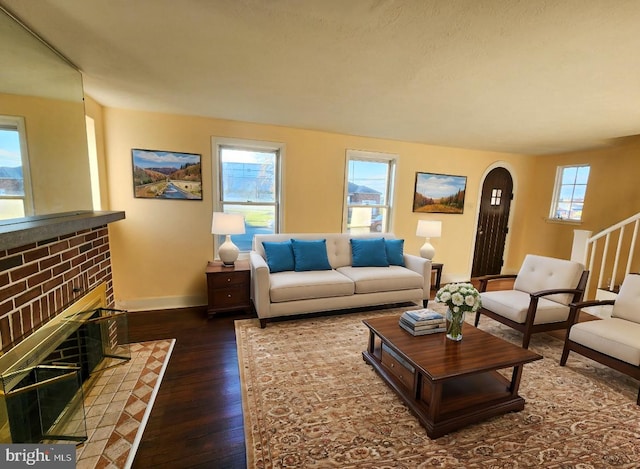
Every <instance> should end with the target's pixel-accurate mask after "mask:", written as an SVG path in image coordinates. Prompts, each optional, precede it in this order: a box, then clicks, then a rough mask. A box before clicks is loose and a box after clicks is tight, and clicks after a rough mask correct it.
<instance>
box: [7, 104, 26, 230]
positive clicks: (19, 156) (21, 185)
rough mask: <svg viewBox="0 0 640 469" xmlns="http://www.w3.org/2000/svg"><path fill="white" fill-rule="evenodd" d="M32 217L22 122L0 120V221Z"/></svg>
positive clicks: (17, 118)
mask: <svg viewBox="0 0 640 469" xmlns="http://www.w3.org/2000/svg"><path fill="white" fill-rule="evenodd" d="M28 215H33V197H32V194H31V179H30V177H29V158H28V154H27V142H26V134H25V127H24V119H23V118H21V117H14V116H0V219H2V220H6V219H9V218H19V217H24V216H28Z"/></svg>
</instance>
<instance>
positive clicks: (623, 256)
mask: <svg viewBox="0 0 640 469" xmlns="http://www.w3.org/2000/svg"><path fill="white" fill-rule="evenodd" d="M631 227H632V228H633V232H632V233H631V237H630V238H629V237H628V236H626V233H627V231H629V230H631ZM639 228H640V213H637V214H635V215H633V216H631V217H629V218H627V219H626V220H623V221H621V222H619V223H616V224H615V225H612V226H610V227H609V228H606V229H604V230H602V231H601V232H599V233H597V234H595V235H593V236H591V237H589V238H587V240H586V246H585V249H584V261H583V264H584V265H586V266H588V269H589V271H590V272H591V274H590V275H589V280H588V282H587V288H586V290H585V299H594V298H595V293H596V290H597V289H605V290H609V291H615V289H616V286H617V285H619V282H621V281H622V279H624V277H625V275H627V274H628V273H629V272H631V268H632V261H633V260H634V255H635V254H636V252H635V251H636V244H637V240H638V231H639ZM612 243H614V244H615V246H616V247H615V252H610V247H611V244H612ZM621 262H622V263H626V264H625V267H624V270H623V271H620V270H619V269H620V268H621ZM596 270H597V272H598V274H597V277H596ZM594 279H595V280H596V283H595V288H594V287H592V282H593V281H594ZM590 287H591V288H590Z"/></svg>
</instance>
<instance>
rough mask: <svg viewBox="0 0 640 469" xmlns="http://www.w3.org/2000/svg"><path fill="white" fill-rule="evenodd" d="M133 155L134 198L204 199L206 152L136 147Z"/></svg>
mask: <svg viewBox="0 0 640 469" xmlns="http://www.w3.org/2000/svg"><path fill="white" fill-rule="evenodd" d="M131 158H132V160H133V194H134V197H137V198H143V199H184V200H202V168H201V159H202V155H198V154H196V153H179V152H175V151H161V150H142V149H139V148H132V149H131Z"/></svg>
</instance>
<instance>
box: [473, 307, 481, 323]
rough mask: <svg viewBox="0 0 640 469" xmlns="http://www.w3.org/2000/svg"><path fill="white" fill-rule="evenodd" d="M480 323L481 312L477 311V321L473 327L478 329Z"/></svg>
mask: <svg viewBox="0 0 640 469" xmlns="http://www.w3.org/2000/svg"><path fill="white" fill-rule="evenodd" d="M479 322H480V310H478V311H476V320H475V321H474V322H473V325H474V326H476V327H478V323H479Z"/></svg>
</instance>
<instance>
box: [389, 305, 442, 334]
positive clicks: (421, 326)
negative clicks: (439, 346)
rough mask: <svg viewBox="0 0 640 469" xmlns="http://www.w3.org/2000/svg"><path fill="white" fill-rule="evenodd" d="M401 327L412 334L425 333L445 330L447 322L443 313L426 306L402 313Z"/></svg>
mask: <svg viewBox="0 0 640 469" xmlns="http://www.w3.org/2000/svg"><path fill="white" fill-rule="evenodd" d="M400 327H402V328H403V329H404V330H405V331H407V332H409V333H410V334H412V335H425V334H435V333H436V332H444V331H445V330H446V329H447V324H446V320H445V318H444V316H443V315H442V314H440V313H436V312H435V311H434V310H432V309H426V308H425V309H416V310H413V311H405V312H404V313H402V316H400Z"/></svg>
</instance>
